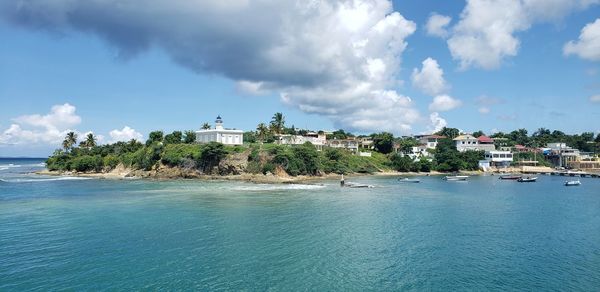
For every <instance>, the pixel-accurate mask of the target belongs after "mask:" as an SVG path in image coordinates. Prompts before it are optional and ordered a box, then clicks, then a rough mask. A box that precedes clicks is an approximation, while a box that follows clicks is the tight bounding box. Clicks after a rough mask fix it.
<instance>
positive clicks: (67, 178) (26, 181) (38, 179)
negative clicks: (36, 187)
mask: <svg viewBox="0 0 600 292" xmlns="http://www.w3.org/2000/svg"><path fill="white" fill-rule="evenodd" d="M89 179H92V178H90V177H77V176H64V177H52V178H14V179H0V182H5V183H28V182H47V181H63V180H89Z"/></svg>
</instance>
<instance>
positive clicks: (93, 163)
mask: <svg viewBox="0 0 600 292" xmlns="http://www.w3.org/2000/svg"><path fill="white" fill-rule="evenodd" d="M72 163H73V164H72V168H73V169H74V170H77V171H101V170H102V168H103V167H104V165H103V161H102V157H101V156H100V155H97V156H90V155H83V156H79V157H75V158H74V159H73V162H72Z"/></svg>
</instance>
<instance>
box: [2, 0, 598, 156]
mask: <svg viewBox="0 0 600 292" xmlns="http://www.w3.org/2000/svg"><path fill="white" fill-rule="evenodd" d="M22 2H24V3H27V4H28V5H21V6H19V5H17V4H13V3H8V4H7V3H4V4H0V37H1V38H2V42H1V45H0V48H1V50H0V101H1V104H2V106H1V107H0V156H43V155H48V154H49V153H51V151H52V149H55V148H57V146H58V144H57V141H58V140H60V136H61V135H62V134H63V133H64V132H65V131H67V130H75V131H77V132H78V133H80V134H84V133H86V132H89V131H92V132H94V133H95V134H97V135H101V136H102V141H104V142H110V141H116V140H119V139H126V138H138V137H142V139H143V137H145V136H146V135H147V133H148V132H149V131H152V130H155V129H161V130H164V131H172V130H187V129H196V128H198V127H200V125H201V124H202V123H204V122H212V121H213V120H214V118H215V116H216V115H217V114H220V115H222V116H223V118H224V120H225V123H226V126H227V127H235V128H241V129H244V130H253V129H254V128H255V127H256V124H258V123H259V122H268V121H269V119H270V117H271V116H272V114H273V113H274V112H283V113H284V114H285V116H286V121H287V124H289V125H292V124H293V125H295V126H296V127H306V128H311V129H335V128H344V129H347V130H350V131H353V132H356V133H369V132H376V131H383V130H385V131H392V132H394V133H395V134H398V135H400V134H411V133H412V134H419V133H424V132H429V131H432V130H435V129H436V128H439V127H440V126H442V125H448V126H452V127H457V128H460V129H462V130H464V131H475V130H480V129H481V130H483V131H484V132H487V133H491V132H493V131H509V130H512V129H516V128H527V129H529V130H530V131H533V130H535V129H537V128H539V127H547V128H551V129H560V130H563V131H565V132H570V133H573V132H582V131H593V132H598V131H599V130H600V126H598V124H599V123H598V121H600V97H599V95H600V63H599V61H600V49H598V50H595V48H600V47H599V46H600V21H598V22H595V21H596V20H597V19H599V18H600V5H598V4H599V3H598V1H589V0H587V1H584V0H581V1H576V0H569V1H567V0H553V1H551V2H552V3H549V2H544V1H536V0H522V1H517V0H485V1H484V0H470V1H394V3H390V2H388V1H384V0H357V1H353V2H352V1H350V2H348V1H323V3H321V4H319V5H320V6H319V7H316V8H315V7H297V5H296V6H293V5H295V4H294V2H293V1H291V2H290V1H275V2H276V4H264V3H263V4H256V3H255V2H254V1H231V2H230V3H229V4H214V3H211V1H207V2H206V3H203V2H204V1H198V2H197V3H194V4H190V3H191V2H187V1H160V0H153V1H150V2H144V3H146V4H145V6H146V7H141V6H140V5H139V4H140V3H141V2H140V1H132V0H124V1H122V2H123V3H125V4H126V5H124V6H125V8H123V6H113V4H111V3H113V2H111V1H106V4H102V1H100V2H99V3H101V4H95V5H96V6H93V5H88V6H93V7H86V4H85V3H84V2H81V3H76V4H73V2H71V1H42V0H29V1H22ZM267 2H268V1H267ZM288 2H289V3H288ZM15 3H17V2H15ZM307 3H308V2H307ZM539 3H541V4H539ZM288 4H289V5H288ZM390 4H391V5H390ZM190 5H192V6H190ZM193 5H195V6H193ZM290 5H292V6H290ZM225 6H227V7H225ZM498 7H502V9H498ZM311 9H312V10H311ZM315 9H316V10H315ZM433 13H437V14H438V15H440V16H444V17H450V18H451V21H450V22H449V24H448V25H446V26H444V27H441V31H442V32H443V35H442V36H435V35H433V34H434V33H433V32H432V30H430V29H428V26H427V23H428V21H429V20H430V18H431V16H432V15H433ZM241 15H243V16H241ZM263 15H269V16H267V17H264V16H263ZM149 16H151V17H155V20H154V21H149V20H148V18H149ZM227 17H231V18H235V19H237V21H231V20H230V19H231V18H227ZM282 19H284V20H285V21H282ZM596 24H597V25H596ZM584 27H587V28H588V29H587V30H586V33H583V31H582V29H584ZM374 28H377V29H374ZM492 28H493V29H492ZM374 30H376V32H374ZM473 37H474V38H473ZM473 39H477V40H480V41H481V42H479V41H478V42H473V43H469V41H468V40H473ZM348 40H352V42H349V41H348ZM465 40H467V41H465ZM453 41H455V42H454V44H456V45H455V46H454V47H452V48H451V47H450V46H449V44H450V43H452V42H453ZM514 41H516V46H514V44H515V43H514ZM569 42H572V43H573V44H574V46H573V47H572V49H566V44H567V43H569ZM365 43H366V45H364V44H365ZM363 45H364V48H363V47H361V46H363ZM356 46H359V48H358V49H356ZM348 52H350V53H348ZM428 58H430V60H431V62H429V64H430V65H432V64H433V65H432V66H431V67H428V69H424V68H423V65H422V63H423V61H424V60H426V59H428ZM494 58H497V60H498V62H491V61H490V60H494ZM374 60H375V61H374ZM415 69H416V72H414V70H415ZM416 73H421V74H420V81H415V77H414V75H415V74H416ZM365 88H366V89H365ZM442 96H444V97H442ZM434 101H437V102H434ZM432 118H433V120H432ZM124 127H128V130H126V131H123V128H124ZM115 130H116V132H114V131H115ZM111 131H113V132H112V135H111Z"/></svg>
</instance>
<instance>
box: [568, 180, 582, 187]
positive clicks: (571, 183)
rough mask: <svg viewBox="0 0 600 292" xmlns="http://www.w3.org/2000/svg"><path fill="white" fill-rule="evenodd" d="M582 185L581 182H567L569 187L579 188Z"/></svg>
mask: <svg viewBox="0 0 600 292" xmlns="http://www.w3.org/2000/svg"><path fill="white" fill-rule="evenodd" d="M579 185H581V182H580V181H579V180H569V181H566V182H565V186H567V187H573V186H579Z"/></svg>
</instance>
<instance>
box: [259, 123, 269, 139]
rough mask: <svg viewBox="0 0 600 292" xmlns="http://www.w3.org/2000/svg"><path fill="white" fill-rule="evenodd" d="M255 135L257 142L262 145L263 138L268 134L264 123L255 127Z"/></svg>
mask: <svg viewBox="0 0 600 292" xmlns="http://www.w3.org/2000/svg"><path fill="white" fill-rule="evenodd" d="M256 133H257V135H258V140H260V142H261V143H264V141H265V137H266V136H267V134H268V133H269V128H267V125H265V123H260V124H258V126H256Z"/></svg>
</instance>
